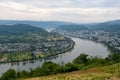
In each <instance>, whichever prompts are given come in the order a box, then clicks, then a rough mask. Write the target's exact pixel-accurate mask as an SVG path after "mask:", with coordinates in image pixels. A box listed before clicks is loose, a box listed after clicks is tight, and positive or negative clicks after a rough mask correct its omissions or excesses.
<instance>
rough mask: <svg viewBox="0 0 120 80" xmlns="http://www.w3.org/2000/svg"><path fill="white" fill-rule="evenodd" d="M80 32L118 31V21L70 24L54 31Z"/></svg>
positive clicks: (119, 28)
mask: <svg viewBox="0 0 120 80" xmlns="http://www.w3.org/2000/svg"><path fill="white" fill-rule="evenodd" d="M61 30H64V31H69V32H74V31H81V30H103V31H107V32H116V31H117V32H118V31H120V20H113V21H107V22H103V23H95V24H94V23H91V24H72V25H62V26H59V27H58V28H56V31H61Z"/></svg>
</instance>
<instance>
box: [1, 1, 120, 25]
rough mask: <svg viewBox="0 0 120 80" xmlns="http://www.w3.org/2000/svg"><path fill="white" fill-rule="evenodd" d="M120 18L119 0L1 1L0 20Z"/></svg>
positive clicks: (74, 20) (77, 20) (95, 19)
mask: <svg viewBox="0 0 120 80" xmlns="http://www.w3.org/2000/svg"><path fill="white" fill-rule="evenodd" d="M116 19H120V0H0V20H35V21H66V22H77V23H91V22H103V21H107V20H116Z"/></svg>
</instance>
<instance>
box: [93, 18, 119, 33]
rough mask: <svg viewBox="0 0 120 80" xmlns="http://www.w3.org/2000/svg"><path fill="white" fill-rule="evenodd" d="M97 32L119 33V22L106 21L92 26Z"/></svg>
mask: <svg viewBox="0 0 120 80" xmlns="http://www.w3.org/2000/svg"><path fill="white" fill-rule="evenodd" d="M94 28H95V29H97V30H104V31H108V32H116V31H120V20H114V21H108V22H103V23H99V24H96V25H94Z"/></svg>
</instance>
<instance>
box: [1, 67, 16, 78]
mask: <svg viewBox="0 0 120 80" xmlns="http://www.w3.org/2000/svg"><path fill="white" fill-rule="evenodd" d="M16 78H17V74H16V72H15V70H13V69H9V70H8V71H6V72H5V73H4V74H3V75H2V76H1V79H0V80H15V79H16Z"/></svg>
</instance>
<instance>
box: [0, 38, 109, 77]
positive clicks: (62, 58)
mask: <svg viewBox="0 0 120 80" xmlns="http://www.w3.org/2000/svg"><path fill="white" fill-rule="evenodd" d="M72 39H73V40H74V41H75V47H74V49H73V50H71V51H69V52H66V53H64V54H59V55H55V56H51V57H49V58H44V59H39V60H32V61H23V62H12V63H4V64H0V75H2V73H3V72H5V71H7V70H8V69H9V68H12V69H15V70H16V71H20V70H23V69H24V70H29V69H30V68H33V69H34V68H36V67H38V66H41V65H42V64H43V63H44V62H46V61H52V62H55V63H57V64H60V65H64V64H65V63H68V62H72V61H73V59H75V58H76V57H77V56H79V55H80V54H81V53H86V54H88V55H89V56H97V57H103V58H105V57H106V56H107V55H108V54H109V51H108V50H107V48H106V47H105V46H104V45H102V44H99V43H95V42H93V41H89V40H83V39H79V38H72Z"/></svg>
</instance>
